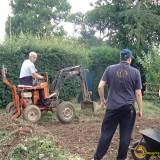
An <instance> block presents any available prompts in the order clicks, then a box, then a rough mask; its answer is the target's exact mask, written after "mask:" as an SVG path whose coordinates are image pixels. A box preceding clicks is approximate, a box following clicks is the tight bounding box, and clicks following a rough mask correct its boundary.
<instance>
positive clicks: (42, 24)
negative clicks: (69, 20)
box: [6, 0, 71, 36]
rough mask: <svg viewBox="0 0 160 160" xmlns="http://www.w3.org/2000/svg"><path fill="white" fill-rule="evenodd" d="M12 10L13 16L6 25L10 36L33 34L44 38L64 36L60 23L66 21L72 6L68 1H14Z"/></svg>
mask: <svg viewBox="0 0 160 160" xmlns="http://www.w3.org/2000/svg"><path fill="white" fill-rule="evenodd" d="M11 8H12V13H13V16H10V17H9V18H8V20H7V23H6V32H7V34H8V35H9V34H13V35H18V34H20V33H24V34H26V33H31V34H33V35H40V36H42V35H63V34H64V30H63V27H60V26H59V23H60V22H62V21H64V20H65V19H66V16H67V15H68V13H69V11H70V8H71V6H70V4H69V3H68V2H67V0H54V1H53V0H45V1H44V0H32V1H28V0H12V1H11ZM51 22H52V23H51ZM10 27H11V28H10ZM10 32H11V33H10Z"/></svg>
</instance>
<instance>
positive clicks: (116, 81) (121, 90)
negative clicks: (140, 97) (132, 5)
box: [101, 62, 142, 109]
mask: <svg viewBox="0 0 160 160" xmlns="http://www.w3.org/2000/svg"><path fill="white" fill-rule="evenodd" d="M101 80H103V81H105V82H106V85H108V97H107V103H106V106H107V108H108V109H117V108H119V107H122V106H124V105H127V104H133V105H134V102H135V91H136V90H137V89H142V82H141V76H140V72H139V70H137V69H136V68H134V67H132V66H130V65H129V64H128V63H127V62H120V63H119V64H115V65H111V66H109V67H107V68H106V70H105V72H104V73H103V76H102V79H101Z"/></svg>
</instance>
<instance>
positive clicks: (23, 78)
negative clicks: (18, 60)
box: [19, 52, 44, 85]
mask: <svg viewBox="0 0 160 160" xmlns="http://www.w3.org/2000/svg"><path fill="white" fill-rule="evenodd" d="M36 60H37V53H35V52H30V53H29V59H26V60H24V62H23V64H22V67H21V71H20V76H19V81H20V84H22V85H33V78H35V79H43V78H44V77H43V76H41V75H40V74H38V73H37V69H36V68H35V65H34V63H35V62H36Z"/></svg>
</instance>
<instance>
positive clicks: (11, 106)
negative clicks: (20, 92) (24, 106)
mask: <svg viewBox="0 0 160 160" xmlns="http://www.w3.org/2000/svg"><path fill="white" fill-rule="evenodd" d="M16 111H17V110H16V107H15V106H14V103H13V102H10V103H8V104H7V106H6V113H9V114H10V115H14V114H15V113H16Z"/></svg>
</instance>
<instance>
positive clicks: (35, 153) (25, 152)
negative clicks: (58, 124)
mask: <svg viewBox="0 0 160 160" xmlns="http://www.w3.org/2000/svg"><path fill="white" fill-rule="evenodd" d="M10 158H11V159H12V160H22V159H26V160H33V159H46V160H50V159H54V160H82V159H81V158H80V157H78V156H76V155H71V154H70V153H68V152H67V151H64V150H62V149H60V148H57V144H56V143H55V142H54V140H53V138H51V137H50V138H49V137H48V138H45V139H44V138H43V139H42V138H40V137H39V138H33V139H32V140H31V141H30V143H29V144H28V145H26V146H25V145H22V144H19V145H17V146H16V147H15V148H13V150H12V153H11V154H10Z"/></svg>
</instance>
